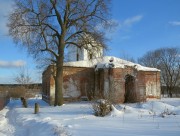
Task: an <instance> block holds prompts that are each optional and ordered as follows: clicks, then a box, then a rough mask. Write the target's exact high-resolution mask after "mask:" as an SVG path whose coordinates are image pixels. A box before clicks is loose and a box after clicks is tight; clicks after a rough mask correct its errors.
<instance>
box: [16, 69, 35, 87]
mask: <svg viewBox="0 0 180 136" xmlns="http://www.w3.org/2000/svg"><path fill="white" fill-rule="evenodd" d="M14 81H15V82H17V83H18V84H21V85H27V84H30V83H32V78H31V76H30V73H29V70H28V68H25V67H20V69H19V71H18V72H17V73H16V75H15V77H14Z"/></svg>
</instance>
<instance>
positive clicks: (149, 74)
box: [42, 46, 161, 104]
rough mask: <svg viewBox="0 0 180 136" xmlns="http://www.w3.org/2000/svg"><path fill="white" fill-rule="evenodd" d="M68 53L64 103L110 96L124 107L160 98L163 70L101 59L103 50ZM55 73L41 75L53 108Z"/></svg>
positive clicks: (52, 67)
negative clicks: (126, 103)
mask: <svg viewBox="0 0 180 136" xmlns="http://www.w3.org/2000/svg"><path fill="white" fill-rule="evenodd" d="M68 51H69V53H68V54H69V56H68V58H69V61H68V62H65V63H64V71H63V94H64V100H65V101H77V100H82V99H83V100H84V99H87V100H91V99H93V98H104V97H107V96H110V97H111V99H112V100H113V101H114V102H115V103H124V102H139V101H145V100H146V99H147V98H160V95H161V93H160V70H158V69H156V68H149V67H144V66H141V65H139V64H135V63H132V62H129V61H126V60H122V59H120V58H116V57H113V56H104V57H102V54H103V49H100V50H98V51H97V52H96V53H95V54H93V55H92V54H90V53H89V52H88V51H87V50H86V49H84V48H77V47H75V46H71V47H70V46H69V47H68ZM54 69H55V66H53V65H50V66H49V67H47V69H46V70H45V71H44V72H43V75H42V83H43V84H42V90H43V99H44V100H45V101H47V102H48V103H50V104H53V103H54V97H55V82H54V79H53V73H54Z"/></svg>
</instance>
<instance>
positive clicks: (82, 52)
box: [68, 45, 103, 62]
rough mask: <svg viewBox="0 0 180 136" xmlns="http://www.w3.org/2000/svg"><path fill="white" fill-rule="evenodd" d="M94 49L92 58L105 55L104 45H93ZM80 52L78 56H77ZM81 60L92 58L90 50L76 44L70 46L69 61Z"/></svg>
mask: <svg viewBox="0 0 180 136" xmlns="http://www.w3.org/2000/svg"><path fill="white" fill-rule="evenodd" d="M91 48H92V49H91V50H92V58H91V59H95V58H99V57H102V55H103V48H102V47H94V48H93V47H91ZM77 54H78V58H77ZM81 60H90V52H89V51H88V50H86V49H85V48H78V47H76V46H74V45H71V46H69V47H68V61H69V62H72V61H81Z"/></svg>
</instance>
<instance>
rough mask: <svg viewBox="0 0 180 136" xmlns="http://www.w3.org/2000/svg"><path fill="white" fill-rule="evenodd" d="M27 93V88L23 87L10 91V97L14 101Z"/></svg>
mask: <svg viewBox="0 0 180 136" xmlns="http://www.w3.org/2000/svg"><path fill="white" fill-rule="evenodd" d="M25 93H26V90H25V87H23V86H19V87H15V88H11V89H9V96H10V97H11V98H14V99H17V98H20V97H24V96H25Z"/></svg>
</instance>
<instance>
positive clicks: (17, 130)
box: [0, 101, 27, 136]
mask: <svg viewBox="0 0 180 136" xmlns="http://www.w3.org/2000/svg"><path fill="white" fill-rule="evenodd" d="M18 106H20V102H19V101H15V102H14V103H10V104H9V105H8V106H7V107H5V109H3V115H2V117H1V120H2V121H1V127H0V136H24V134H27V132H26V131H27V129H26V128H24V127H22V126H19V124H18V123H17V118H16V117H17V116H16V114H15V108H17V107H18Z"/></svg>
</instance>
